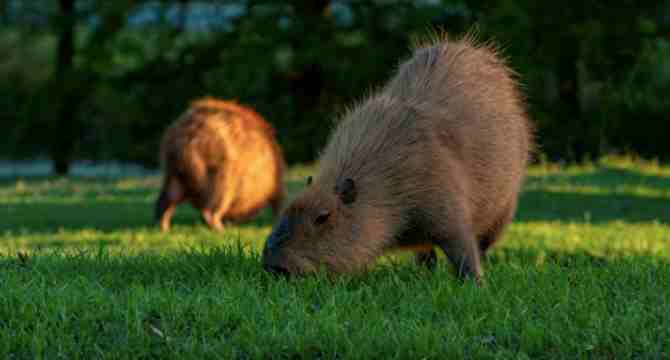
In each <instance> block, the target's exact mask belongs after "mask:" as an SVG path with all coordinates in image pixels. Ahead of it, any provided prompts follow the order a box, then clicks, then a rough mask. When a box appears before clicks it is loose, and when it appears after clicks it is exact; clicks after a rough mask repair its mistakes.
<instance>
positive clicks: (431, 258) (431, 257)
mask: <svg viewBox="0 0 670 360" xmlns="http://www.w3.org/2000/svg"><path fill="white" fill-rule="evenodd" d="M415 259H416V263H417V264H419V265H421V266H425V267H427V268H428V269H431V270H432V269H434V268H435V264H436V263H437V254H436V253H435V249H430V250H427V251H417V252H416V257H415Z"/></svg>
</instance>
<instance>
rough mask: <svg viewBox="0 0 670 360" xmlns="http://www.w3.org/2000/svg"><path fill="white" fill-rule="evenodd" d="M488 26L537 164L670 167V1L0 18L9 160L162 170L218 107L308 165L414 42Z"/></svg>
mask: <svg viewBox="0 0 670 360" xmlns="http://www.w3.org/2000/svg"><path fill="white" fill-rule="evenodd" d="M484 4H485V5H484ZM475 24H476V27H477V29H478V32H479V37H480V38H481V39H482V40H486V39H490V38H493V39H495V40H496V42H497V43H498V44H500V45H501V47H502V48H503V49H504V54H505V55H506V56H507V57H508V58H509V60H510V64H511V66H512V67H513V68H514V69H515V70H516V71H517V72H518V73H519V74H520V76H521V80H522V83H523V88H524V91H525V95H526V96H527V98H528V101H529V109H530V114H531V116H532V118H533V120H534V121H535V123H536V124H537V128H538V140H539V143H540V145H541V154H540V155H539V156H538V158H539V159H541V160H542V159H545V160H549V161H566V162H582V161H589V160H593V159H597V158H599V157H600V156H602V155H605V154H612V153H626V154H635V155H639V156H642V157H646V158H654V159H659V160H662V161H667V160H669V159H670V141H668V140H666V139H665V137H666V136H667V134H668V133H670V132H669V131H668V130H670V126H669V125H668V122H667V120H666V116H667V115H666V114H668V113H669V110H670V102H669V101H667V98H668V94H670V1H665V0H655V1H652V0H635V1H633V0H629V1H627V0H615V1H604V0H603V1H588V0H563V1H560V2H558V1H536V0H500V1H478V0H473V1H470V0H460V1H459V0H441V1H440V0H416V1H400V0H398V1H394V0H360V1H358V0H290V1H289V0H287V1H278V0H272V1H269V0H265V1H264V0H256V1H254V0H246V1H244V0H240V1H224V0H220V1H215V0H210V1H205V0H171V1H170V0H162V1H158V0H146V1H142V0H134V1H133V0H114V1H106V0H0V26H1V30H0V79H2V80H1V81H0V124H2V135H1V137H0V139H2V141H0V159H2V160H3V162H4V163H5V164H13V163H15V162H14V161H17V160H35V159H40V160H42V161H43V162H44V163H45V164H48V169H49V171H50V172H52V173H54V174H60V175H63V174H68V173H69V172H71V170H72V165H73V164H74V163H75V162H81V161H83V160H85V161H89V162H93V163H97V162H100V163H109V162H118V163H124V164H136V166H141V167H146V168H148V169H155V168H156V166H157V162H158V154H157V153H158V144H159V140H160V136H161V134H162V131H163V130H164V129H165V127H166V126H167V125H168V124H169V123H171V122H172V121H174V120H175V119H176V118H177V116H179V114H180V113H181V112H183V111H184V110H185V109H186V107H187V106H188V103H189V102H190V101H191V100H193V99H194V98H197V97H200V96H205V95H210V96H215V97H219V98H223V99H236V100H237V101H239V102H240V103H243V104H247V105H250V106H252V107H254V108H255V109H256V110H257V111H259V112H260V113H261V114H262V115H263V116H264V117H266V119H267V120H268V121H269V122H271V123H272V124H273V125H274V126H275V128H276V129H277V134H278V135H277V136H278V140H279V141H280V143H281V144H282V146H283V149H284V152H285V156H286V158H287V160H288V162H289V163H291V164H295V163H304V162H310V161H313V160H314V158H315V157H316V155H317V154H318V150H319V149H320V148H321V147H322V146H323V145H324V144H325V141H326V139H327V136H328V133H329V130H330V126H329V124H330V122H331V120H332V119H333V118H334V116H335V115H336V114H337V113H338V112H339V111H341V110H343V108H344V106H345V105H346V104H349V103H351V102H352V101H354V100H356V99H359V98H360V97H361V96H363V95H364V94H365V93H366V92H367V91H369V90H370V89H371V88H374V87H375V86H377V85H380V84H381V83H383V81H384V80H385V79H387V78H388V77H389V76H390V74H391V73H392V71H393V70H394V67H395V65H396V64H397V63H398V61H399V60H401V59H402V58H404V57H405V56H408V55H409V51H408V49H409V46H410V44H411V42H412V40H413V39H415V38H416V37H421V36H425V35H426V34H427V33H429V32H430V31H431V29H434V28H442V29H444V30H446V31H448V32H449V33H453V34H462V33H464V32H465V31H467V30H469V29H471V28H472V27H473V26H474V25H475Z"/></svg>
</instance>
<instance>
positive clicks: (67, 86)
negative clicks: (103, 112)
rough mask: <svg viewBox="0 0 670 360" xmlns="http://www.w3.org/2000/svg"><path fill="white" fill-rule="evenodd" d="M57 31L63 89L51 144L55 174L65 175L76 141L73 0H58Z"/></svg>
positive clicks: (57, 76) (58, 81) (60, 86)
mask: <svg viewBox="0 0 670 360" xmlns="http://www.w3.org/2000/svg"><path fill="white" fill-rule="evenodd" d="M58 3H59V6H60V20H61V21H60V34H59V37H58V48H57V53H56V73H55V80H56V87H57V88H58V89H60V90H61V91H62V93H61V95H60V98H61V101H60V104H59V108H58V112H57V119H56V128H55V129H54V130H56V131H57V133H54V134H53V135H54V137H53V143H52V148H51V159H52V161H53V166H54V172H55V173H56V174H57V175H67V173H68V172H69V170H70V162H71V161H72V155H73V152H74V144H75V140H76V138H75V126H76V125H75V121H76V120H75V117H76V113H77V109H76V107H77V102H76V101H75V99H74V94H73V90H74V89H73V84H72V80H73V79H72V60H73V58H74V25H75V16H74V0H59V2H58Z"/></svg>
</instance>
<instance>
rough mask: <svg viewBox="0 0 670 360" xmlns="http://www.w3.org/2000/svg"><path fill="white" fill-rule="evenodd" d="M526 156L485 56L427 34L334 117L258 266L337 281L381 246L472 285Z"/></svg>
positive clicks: (508, 214) (505, 76) (526, 142)
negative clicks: (373, 88)
mask: <svg viewBox="0 0 670 360" xmlns="http://www.w3.org/2000/svg"><path fill="white" fill-rule="evenodd" d="M532 148H533V142H532V131H531V126H530V123H529V121H528V120H527V115H526V111H525V109H524V104H523V98H522V96H521V95H520V91H519V89H518V86H517V82H516V81H515V79H514V76H513V73H512V71H511V70H510V69H509V68H508V67H507V66H506V65H505V63H504V61H503V60H501V58H500V57H499V56H498V55H497V53H496V51H495V49H492V48H491V47H490V46H482V45H477V44H475V42H474V41H473V40H472V39H471V38H470V37H467V38H464V39H461V40H458V41H451V40H448V39H446V37H445V36H439V37H437V38H436V39H434V40H432V41H430V42H429V43H428V44H425V45H423V46H418V47H417V48H416V49H415V51H414V54H413V56H412V57H411V58H409V59H408V60H406V61H405V62H403V63H401V64H400V66H399V68H398V70H397V72H396V74H395V76H393V78H392V79H391V80H390V81H389V82H388V83H387V84H386V86H384V87H383V88H382V89H381V91H379V92H377V93H376V94H373V95H371V96H369V97H368V98H367V99H365V100H364V101H362V102H361V103H359V104H357V105H356V106H354V107H353V108H352V109H350V110H349V111H348V112H347V113H346V114H345V116H344V117H343V119H342V120H341V121H340V122H339V124H338V125H337V127H336V129H335V131H334V133H333V134H332V135H331V138H330V140H329V143H328V145H327V146H326V148H325V150H324V151H323V153H322V155H321V157H320V161H319V163H320V166H319V171H318V175H316V176H315V177H314V179H313V180H311V179H310V180H309V181H308V184H307V186H306V188H305V189H304V191H303V192H302V193H301V194H299V195H298V196H297V197H296V198H295V199H294V200H293V201H292V203H291V204H290V206H288V207H287V209H286V210H284V212H283V213H282V216H281V219H280V220H279V222H278V223H277V225H276V226H275V228H274V230H273V232H272V234H270V236H269V237H268V239H267V242H266V245H265V249H264V251H263V262H264V267H265V268H266V269H267V270H269V271H273V272H280V273H291V274H301V273H306V272H311V271H314V270H316V269H318V268H320V267H322V266H323V267H325V268H326V269H327V270H330V271H331V272H335V273H340V272H349V271H354V270H357V269H361V268H364V267H365V266H366V265H367V264H370V263H372V261H373V260H374V259H375V258H376V257H378V256H379V255H381V254H382V253H384V252H385V251H387V250H392V249H408V250H413V251H415V252H417V260H418V261H419V262H421V263H424V264H428V265H432V264H433V263H434V262H435V252H434V250H433V249H434V247H435V246H437V247H439V248H441V249H442V250H443V251H444V252H445V253H446V255H447V257H448V258H449V260H450V261H451V262H452V263H453V264H454V265H455V267H456V269H457V273H458V275H459V276H460V277H469V276H473V277H474V278H476V279H479V278H480V276H481V274H482V268H481V265H480V257H481V256H482V254H484V252H485V251H486V250H487V249H489V247H490V246H491V245H493V244H494V243H495V242H496V240H498V239H499V238H500V235H501V233H502V232H503V229H504V228H505V226H506V225H507V224H508V223H509V222H510V221H511V220H512V218H513V216H514V213H515V210H516V206H517V198H518V194H519V191H520V189H521V186H522V182H523V180H524V177H525V172H526V167H527V163H528V162H529V157H530V152H531V150H532Z"/></svg>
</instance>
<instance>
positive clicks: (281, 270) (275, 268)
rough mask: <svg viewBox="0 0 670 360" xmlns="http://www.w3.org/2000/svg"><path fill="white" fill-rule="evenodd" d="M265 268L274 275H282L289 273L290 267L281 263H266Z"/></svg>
mask: <svg viewBox="0 0 670 360" xmlns="http://www.w3.org/2000/svg"><path fill="white" fill-rule="evenodd" d="M263 268H264V269H265V271H267V272H269V273H271V274H273V275H280V276H288V275H289V272H288V269H287V268H285V267H283V266H280V265H265V266H263Z"/></svg>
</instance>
